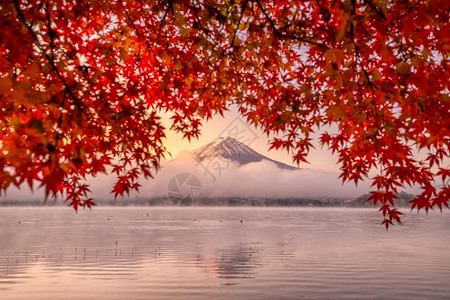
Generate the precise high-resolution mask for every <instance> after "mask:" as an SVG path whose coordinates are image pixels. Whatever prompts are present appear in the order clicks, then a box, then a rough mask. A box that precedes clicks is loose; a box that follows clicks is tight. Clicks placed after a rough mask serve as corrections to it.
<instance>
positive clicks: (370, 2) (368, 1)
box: [364, 0, 386, 20]
mask: <svg viewBox="0 0 450 300" xmlns="http://www.w3.org/2000/svg"><path fill="white" fill-rule="evenodd" d="M364 3H366V4H367V5H369V6H370V7H371V8H372V9H373V10H374V11H375V12H376V13H377V14H378V15H379V16H380V17H381V18H382V19H383V20H386V15H385V14H384V13H383V12H382V11H381V10H380V9H379V8H378V7H376V5H375V4H373V3H372V1H371V0H364Z"/></svg>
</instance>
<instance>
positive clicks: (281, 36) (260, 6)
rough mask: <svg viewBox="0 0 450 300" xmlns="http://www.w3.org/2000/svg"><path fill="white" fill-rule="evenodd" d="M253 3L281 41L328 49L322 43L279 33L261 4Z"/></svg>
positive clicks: (256, 0) (257, 1) (257, 0)
mask: <svg viewBox="0 0 450 300" xmlns="http://www.w3.org/2000/svg"><path fill="white" fill-rule="evenodd" d="M255 2H256V4H258V7H259V8H260V9H261V11H262V13H263V14H264V16H265V17H266V19H267V21H268V22H269V23H270V27H272V30H273V31H274V32H275V34H276V36H277V37H278V38H280V39H283V38H285V39H291V40H295V41H299V42H304V43H307V44H311V45H314V46H319V47H322V48H325V49H328V47H327V46H326V45H324V44H322V43H317V42H313V41H311V40H307V39H303V38H300V37H296V36H292V35H287V34H284V33H281V32H280V31H279V30H278V29H277V27H276V25H275V23H274V22H273V20H272V19H271V18H270V17H269V15H268V14H267V12H266V11H265V10H264V8H263V6H262V5H261V2H260V1H259V0H255Z"/></svg>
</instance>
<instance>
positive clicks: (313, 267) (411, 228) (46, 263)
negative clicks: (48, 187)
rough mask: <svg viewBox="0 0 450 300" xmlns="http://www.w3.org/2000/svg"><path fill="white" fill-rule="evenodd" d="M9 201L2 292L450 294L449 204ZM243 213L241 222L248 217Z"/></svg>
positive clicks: (1, 214)
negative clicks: (386, 221)
mask: <svg viewBox="0 0 450 300" xmlns="http://www.w3.org/2000/svg"><path fill="white" fill-rule="evenodd" d="M379 217H380V216H379V215H378V214H377V213H376V212H375V211H374V210H368V209H336V208H322V209H321V208H314V209H312V208H311V209H308V208H199V207H190V208H176V207H175V208H174V207H171V208H154V207H151V208H149V207H139V208H129V207H128V208H119V207H116V208H105V207H97V208H95V209H93V210H92V211H80V212H79V213H78V214H75V213H73V211H71V210H69V209H66V208H1V209H0V241H1V243H0V299H43V298H45V299H61V298H64V299H80V298H82V299H125V298H126V299H210V298H215V299H230V298H237V299H299V298H307V299H326V298H328V299H386V298H389V299H426V298H428V299H447V297H448V295H450V287H449V286H448V281H449V280H450V251H449V249H450V239H448V236H449V233H450V226H449V225H450V218H449V217H450V213H449V212H448V211H446V212H444V213H442V214H440V213H439V214H437V213H433V214H432V215H431V216H428V217H426V216H424V215H421V214H420V215H416V214H406V216H405V218H404V221H405V224H406V225H405V226H403V227H393V228H392V229H390V230H389V231H388V232H386V231H385V230H384V228H383V227H382V226H380V225H379ZM241 220H242V222H241Z"/></svg>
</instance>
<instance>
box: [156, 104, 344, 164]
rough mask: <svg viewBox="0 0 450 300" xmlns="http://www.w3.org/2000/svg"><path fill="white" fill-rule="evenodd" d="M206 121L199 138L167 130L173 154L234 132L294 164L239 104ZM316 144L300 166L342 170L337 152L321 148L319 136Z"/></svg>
mask: <svg viewBox="0 0 450 300" xmlns="http://www.w3.org/2000/svg"><path fill="white" fill-rule="evenodd" d="M163 120H164V125H165V127H166V128H169V127H170V121H169V116H168V115H166V116H164V117H163ZM203 125H204V126H203V127H202V128H201V136H200V137H199V139H198V140H195V139H194V140H191V142H189V141H188V140H187V139H183V138H182V136H181V134H176V133H175V132H173V131H170V130H167V131H166V134H167V139H166V140H165V145H166V147H167V149H168V150H169V152H170V153H171V154H172V157H173V158H175V157H177V156H178V154H179V153H180V152H181V151H183V150H188V151H192V150H194V149H196V148H199V147H201V146H204V145H206V144H208V143H209V142H210V141H212V140H213V139H215V138H218V137H221V136H223V137H226V136H232V137H234V138H237V139H238V140H239V141H241V142H243V143H244V144H246V145H247V146H249V147H251V148H252V149H253V150H255V151H256V152H259V153H261V154H262V155H265V156H267V157H269V158H271V159H274V160H278V161H281V162H283V163H285V164H288V165H294V163H293V161H292V156H291V155H290V154H289V153H287V152H286V150H281V149H279V150H275V149H272V150H270V151H269V148H270V145H269V138H268V137H267V135H266V134H265V133H264V132H263V131H262V130H260V129H259V128H255V127H254V126H250V125H248V124H247V123H246V121H245V119H244V118H243V117H242V116H241V115H240V114H239V113H238V112H237V109H236V107H230V108H229V111H226V112H225V113H224V117H222V116H220V115H217V116H215V117H214V118H213V119H212V120H210V121H208V122H207V123H204V124H203ZM233 135H237V136H233ZM313 145H315V147H316V149H311V152H310V154H309V155H308V158H307V159H308V161H309V163H310V164H305V163H303V164H301V165H300V167H301V168H311V169H317V170H322V171H328V172H333V173H339V167H338V166H337V165H336V162H337V156H336V155H334V156H333V155H332V154H331V151H328V150H327V149H325V148H324V149H321V147H320V146H319V143H318V141H317V140H314V141H313ZM169 159H170V158H169Z"/></svg>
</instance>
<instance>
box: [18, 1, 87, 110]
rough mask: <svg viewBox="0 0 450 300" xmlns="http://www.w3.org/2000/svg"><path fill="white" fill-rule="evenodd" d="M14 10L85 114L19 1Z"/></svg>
mask: <svg viewBox="0 0 450 300" xmlns="http://www.w3.org/2000/svg"><path fill="white" fill-rule="evenodd" d="M14 8H15V9H16V11H17V14H18V15H19V18H20V20H21V21H22V23H23V24H24V25H25V27H26V28H27V29H28V32H29V33H30V34H31V35H32V36H33V39H34V41H35V42H36V44H37V45H38V47H39V49H40V50H41V52H42V53H43V54H44V56H45V58H46V59H47V60H48V61H49V63H50V65H51V67H52V69H53V71H54V72H55V74H56V76H58V78H59V79H60V80H61V82H62V83H63V85H64V87H65V89H66V90H67V92H68V93H69V94H70V96H71V97H72V98H73V100H74V104H75V106H76V107H77V108H78V109H79V110H80V111H81V112H82V113H85V112H84V109H83V108H82V107H81V105H80V103H79V99H78V97H77V96H75V94H74V93H73V91H72V89H71V87H70V86H69V85H68V84H67V82H66V80H65V79H64V77H63V76H62V74H61V72H60V71H59V69H58V67H57V66H56V65H55V61H54V60H53V59H52V58H51V57H50V55H48V54H47V52H46V51H45V49H44V47H43V46H42V45H41V43H40V42H39V39H38V37H37V35H36V33H35V32H34V31H33V28H32V27H31V25H30V24H28V23H27V20H26V18H25V15H24V14H23V12H22V10H21V9H20V5H19V3H18V1H17V0H14Z"/></svg>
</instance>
